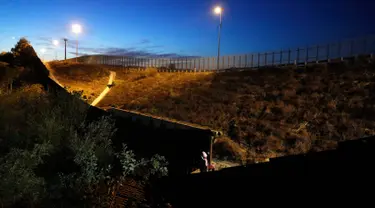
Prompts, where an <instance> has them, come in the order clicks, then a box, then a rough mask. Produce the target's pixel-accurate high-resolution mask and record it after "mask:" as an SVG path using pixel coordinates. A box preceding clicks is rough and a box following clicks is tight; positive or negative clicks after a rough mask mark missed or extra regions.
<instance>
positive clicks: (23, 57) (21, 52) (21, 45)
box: [11, 38, 37, 66]
mask: <svg viewBox="0 0 375 208" xmlns="http://www.w3.org/2000/svg"><path fill="white" fill-rule="evenodd" d="M11 51H12V53H13V55H14V57H15V61H16V64H17V65H21V66H30V65H32V64H33V61H34V60H35V57H37V54H36V53H35V51H34V48H33V47H32V46H31V45H30V42H29V41H28V40H26V38H21V39H20V40H19V41H18V42H17V44H16V45H15V46H14V48H12V49H11Z"/></svg>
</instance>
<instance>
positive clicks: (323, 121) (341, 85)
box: [100, 62, 375, 157]
mask: <svg viewBox="0 0 375 208" xmlns="http://www.w3.org/2000/svg"><path fill="white" fill-rule="evenodd" d="M362 63H363V62H362ZM117 80H118V81H117V82H116V87H115V88H114V89H113V90H112V91H111V92H110V93H109V94H108V95H107V96H106V98H105V99H103V101H102V102H101V104H100V105H101V106H106V105H115V106H117V107H120V108H123V109H130V110H137V111H141V112H147V113H151V114H154V115H158V116H165V117H170V118H174V119H178V120H183V121H188V122H192V123H197V124H201V125H207V126H211V127H213V128H216V129H223V130H224V131H227V132H228V134H229V135H230V136H231V137H232V138H233V139H238V140H239V141H241V142H242V143H247V144H248V145H249V146H250V147H251V151H250V152H249V154H248V155H249V156H250V157H258V156H264V157H273V156H280V155H285V154H297V153H302V152H306V151H309V150H310V149H313V150H323V149H327V148H331V147H334V146H335V144H336V141H340V140H347V139H355V138H359V137H363V136H366V135H373V134H374V133H375V122H374V121H375V118H374V115H375V95H374V94H373V93H371V92H372V91H373V90H374V89H375V67H374V65H373V64H362V65H361V64H356V65H355V66H348V65H345V64H335V65H330V66H328V67H325V66H324V65H316V66H311V67H308V68H306V69H299V70H293V69H263V70H257V71H246V72H228V73H217V74H215V73H196V74H195V73H157V72H155V71H154V72H152V71H150V72H130V73H128V72H122V73H121V72H117ZM231 121H232V122H231ZM231 123H232V124H231Z"/></svg>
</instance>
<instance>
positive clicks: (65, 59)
mask: <svg viewBox="0 0 375 208" xmlns="http://www.w3.org/2000/svg"><path fill="white" fill-rule="evenodd" d="M66 41H68V39H66V38H64V42H65V59H64V60H66Z"/></svg>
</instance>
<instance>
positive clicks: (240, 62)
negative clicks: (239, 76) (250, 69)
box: [238, 56, 242, 68]
mask: <svg viewBox="0 0 375 208" xmlns="http://www.w3.org/2000/svg"><path fill="white" fill-rule="evenodd" d="M238 61H239V65H240V68H242V65H241V56H240V57H239V60H238Z"/></svg>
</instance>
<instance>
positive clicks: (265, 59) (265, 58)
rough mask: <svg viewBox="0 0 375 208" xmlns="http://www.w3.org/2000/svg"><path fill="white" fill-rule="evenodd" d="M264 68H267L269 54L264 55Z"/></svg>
mask: <svg viewBox="0 0 375 208" xmlns="http://www.w3.org/2000/svg"><path fill="white" fill-rule="evenodd" d="M264 66H267V53H265V54H264Z"/></svg>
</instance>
